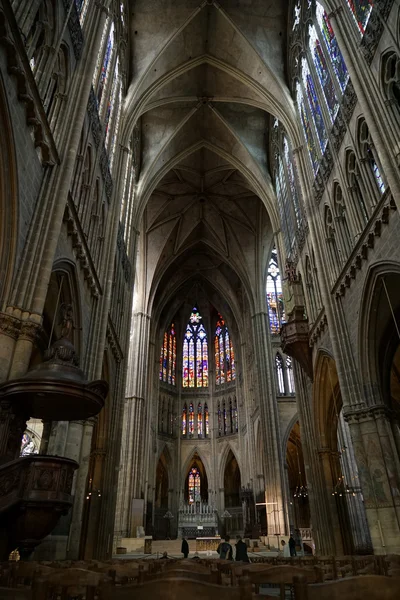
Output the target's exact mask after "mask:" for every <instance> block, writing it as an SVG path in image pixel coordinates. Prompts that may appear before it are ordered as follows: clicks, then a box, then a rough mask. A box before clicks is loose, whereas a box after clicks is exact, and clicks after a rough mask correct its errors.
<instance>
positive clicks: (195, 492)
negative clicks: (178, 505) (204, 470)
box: [188, 467, 201, 504]
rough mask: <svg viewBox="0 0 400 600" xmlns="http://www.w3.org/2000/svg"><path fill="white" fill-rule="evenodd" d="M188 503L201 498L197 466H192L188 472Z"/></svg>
mask: <svg viewBox="0 0 400 600" xmlns="http://www.w3.org/2000/svg"><path fill="white" fill-rule="evenodd" d="M188 486H189V504H194V502H200V500H201V495H200V491H201V478H200V473H199V470H198V468H197V467H192V469H191V470H190V473H189V481H188Z"/></svg>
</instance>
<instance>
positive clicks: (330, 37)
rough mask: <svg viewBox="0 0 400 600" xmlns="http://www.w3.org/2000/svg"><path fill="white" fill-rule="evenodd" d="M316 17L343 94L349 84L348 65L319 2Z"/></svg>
mask: <svg viewBox="0 0 400 600" xmlns="http://www.w3.org/2000/svg"><path fill="white" fill-rule="evenodd" d="M316 17H317V22H318V25H319V27H320V29H321V32H322V39H323V40H324V42H325V44H326V47H327V49H328V52H329V56H330V57H331V62H332V66H333V70H334V71H335V75H336V77H337V80H338V82H339V85H340V88H341V90H342V92H344V90H345V89H346V85H347V82H348V81H349V73H348V71H347V67H346V63H345V62H344V58H343V56H342V53H341V52H340V50H339V45H338V43H337V39H336V36H335V33H334V31H333V29H332V26H331V24H330V22H329V19H328V15H327V14H326V12H325V11H324V8H323V7H322V6H321V4H320V3H319V2H317V5H316Z"/></svg>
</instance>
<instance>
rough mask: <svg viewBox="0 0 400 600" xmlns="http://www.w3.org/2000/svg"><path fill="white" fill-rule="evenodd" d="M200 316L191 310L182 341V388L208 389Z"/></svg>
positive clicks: (204, 332) (206, 361)
mask: <svg viewBox="0 0 400 600" xmlns="http://www.w3.org/2000/svg"><path fill="white" fill-rule="evenodd" d="M201 321H202V316H201V315H200V313H199V311H198V309H197V308H196V307H194V308H193V310H192V313H191V315H190V318H189V322H188V324H187V326H186V332H185V336H184V341H183V374H182V384H183V387H189V388H193V387H208V346H207V333H206V330H205V327H204V325H203V324H202V323H201Z"/></svg>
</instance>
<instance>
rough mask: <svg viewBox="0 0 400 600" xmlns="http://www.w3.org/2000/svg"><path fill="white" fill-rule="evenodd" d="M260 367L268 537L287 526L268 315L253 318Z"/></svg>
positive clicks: (282, 533)
mask: <svg viewBox="0 0 400 600" xmlns="http://www.w3.org/2000/svg"><path fill="white" fill-rule="evenodd" d="M252 321H253V331H254V340H255V348H256V352H255V354H256V360H257V366H258V382H259V394H260V398H259V405H260V414H261V428H262V440H263V445H264V461H265V463H264V465H265V495H266V499H265V501H266V513H267V526H268V535H285V534H287V531H288V527H287V523H286V519H285V514H286V510H285V508H284V502H285V492H284V477H283V462H282V456H281V440H280V435H279V419H278V405H277V400H276V394H275V387H274V385H273V382H272V378H271V371H272V358H271V347H270V337H269V327H268V315H267V312H265V311H261V312H259V313H257V314H255V315H253V316H252Z"/></svg>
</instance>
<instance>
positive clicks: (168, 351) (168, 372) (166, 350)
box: [160, 323, 176, 385]
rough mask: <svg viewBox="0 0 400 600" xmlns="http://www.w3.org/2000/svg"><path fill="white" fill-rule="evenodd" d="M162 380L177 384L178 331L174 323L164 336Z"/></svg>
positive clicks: (161, 358) (161, 360)
mask: <svg viewBox="0 0 400 600" xmlns="http://www.w3.org/2000/svg"><path fill="white" fill-rule="evenodd" d="M160 381H164V382H165V383H169V384H170V385H176V333H175V326H174V324H173V323H172V325H171V327H170V328H169V330H168V331H166V332H165V333H164V337H163V343H162V346H161V355H160Z"/></svg>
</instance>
